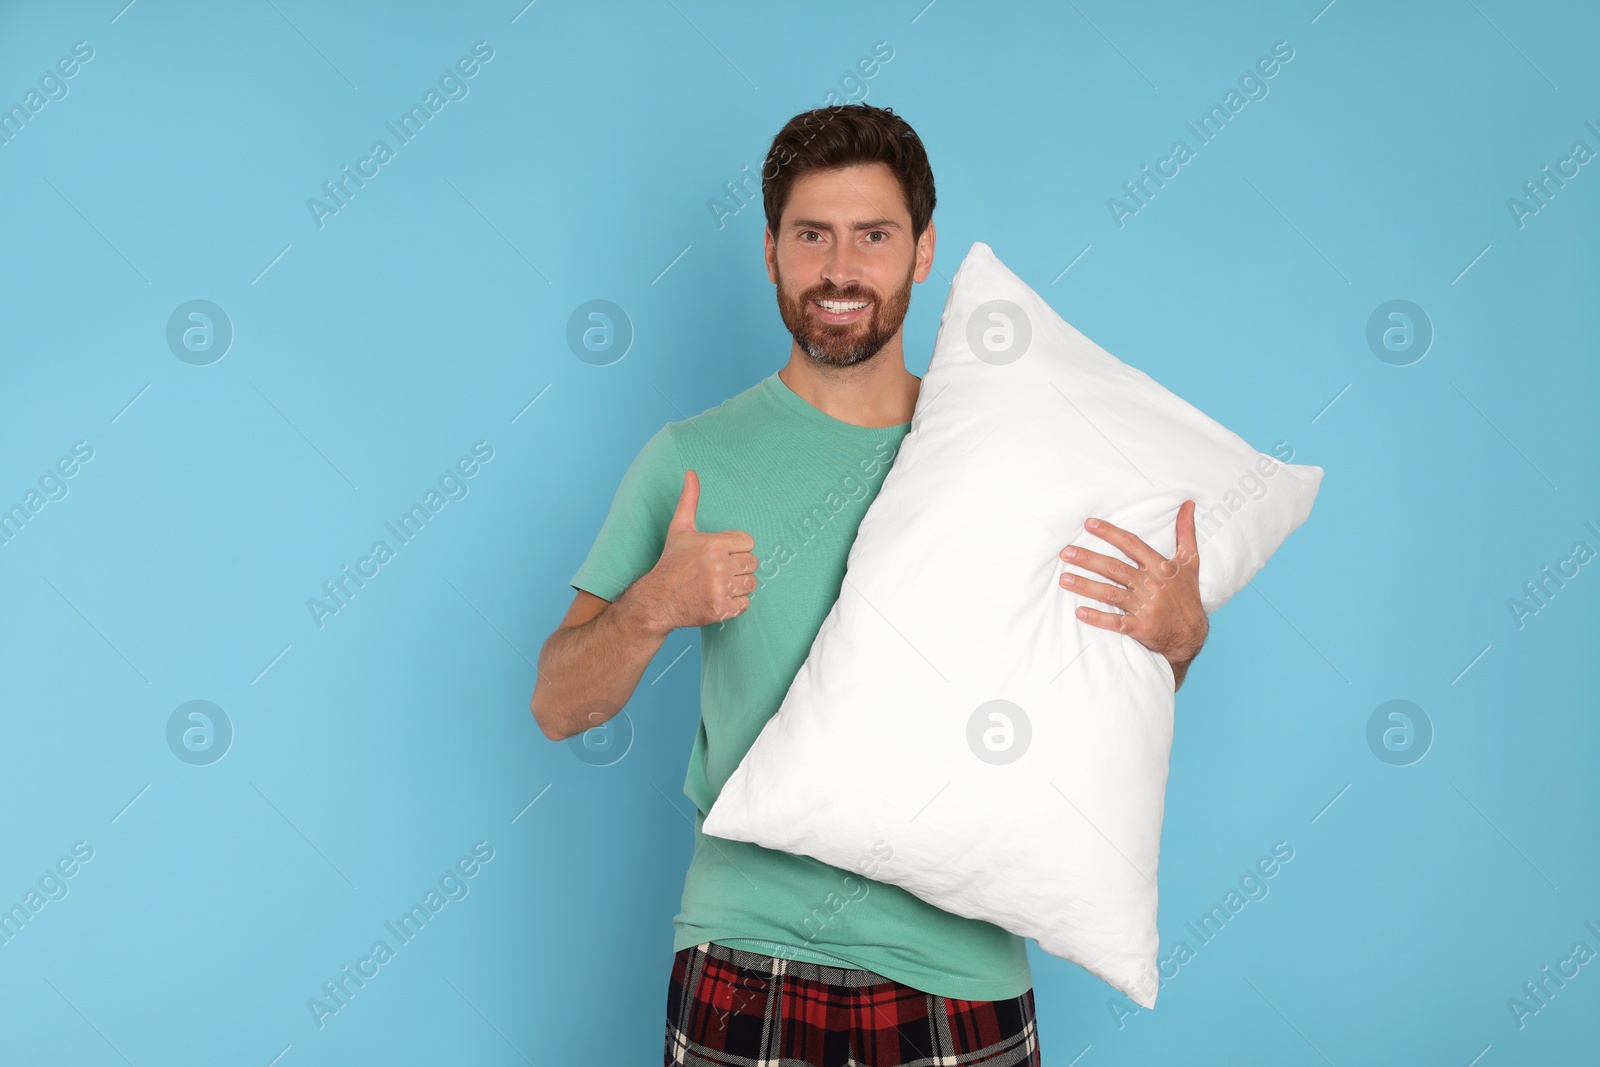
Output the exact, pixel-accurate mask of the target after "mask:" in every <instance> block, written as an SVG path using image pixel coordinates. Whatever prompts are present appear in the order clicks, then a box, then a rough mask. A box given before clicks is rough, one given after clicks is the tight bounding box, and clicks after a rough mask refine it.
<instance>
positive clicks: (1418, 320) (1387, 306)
mask: <svg viewBox="0 0 1600 1067" xmlns="http://www.w3.org/2000/svg"><path fill="white" fill-rule="evenodd" d="M1367 347H1368V348H1370V349H1372V354H1373V355H1375V356H1377V357H1378V358H1379V359H1381V360H1383V361H1384V362H1385V363H1387V364H1389V365H1390V366H1391V367H1409V366H1410V365H1411V364H1413V363H1415V362H1416V361H1417V360H1419V359H1421V358H1422V357H1423V356H1425V355H1427V354H1428V349H1430V348H1432V347H1433V320H1432V319H1430V318H1428V313H1427V312H1426V311H1423V310H1422V308H1421V307H1419V306H1418V305H1416V304H1413V303H1412V302H1411V301H1409V300H1389V301H1385V302H1384V303H1382V304H1379V305H1378V306H1377V307H1375V308H1373V309H1372V314H1371V315H1369V316H1367Z"/></svg>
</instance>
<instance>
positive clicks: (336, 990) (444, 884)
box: [306, 841, 494, 1030]
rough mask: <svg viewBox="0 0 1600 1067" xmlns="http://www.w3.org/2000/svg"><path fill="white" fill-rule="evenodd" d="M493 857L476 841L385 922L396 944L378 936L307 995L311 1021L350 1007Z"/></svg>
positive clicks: (464, 891) (485, 845)
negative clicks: (313, 994) (316, 992)
mask: <svg viewBox="0 0 1600 1067" xmlns="http://www.w3.org/2000/svg"><path fill="white" fill-rule="evenodd" d="M492 859H494V848H493V847H492V846H491V845H490V844H489V842H487V841H479V842H477V843H476V844H474V845H473V846H472V854H471V855H469V856H462V857H461V858H460V859H458V860H456V862H455V866H454V867H447V868H445V872H444V873H443V874H442V875H440V876H439V881H438V883H437V888H435V887H434V886H429V887H428V891H427V892H426V893H425V894H423V897H422V901H421V902H420V903H415V904H412V905H411V908H410V910H409V911H405V912H402V913H401V914H400V917H399V918H397V919H395V920H394V921H392V922H386V923H384V924H383V927H384V929H385V930H388V931H389V933H390V934H392V935H393V937H394V942H395V943H394V945H393V946H390V944H389V941H388V939H387V938H379V939H378V940H377V941H374V942H373V943H372V949H371V950H370V951H369V952H368V953H367V955H365V956H363V957H361V958H360V959H357V960H356V963H355V967H354V968H352V967H351V966H350V965H349V964H348V963H347V964H345V965H344V966H342V967H340V968H339V973H338V975H337V976H336V977H334V978H332V979H330V980H329V981H326V982H324V983H322V995H321V996H320V997H307V998H306V1009H307V1010H308V1011H309V1012H310V1013H311V1021H312V1022H313V1023H315V1024H316V1027H317V1029H318V1030H321V1029H322V1028H323V1027H324V1026H326V1025H327V1020H328V1018H329V1016H333V1015H337V1014H339V1013H340V1012H341V1011H343V1010H344V1009H345V1008H348V1007H349V1006H350V1002H351V1001H352V1000H354V999H355V995H356V994H357V993H359V992H361V990H362V989H364V988H366V985H367V983H368V982H370V981H372V980H373V979H374V978H376V977H378V975H380V974H382V973H383V968H384V967H385V966H386V965H387V964H389V963H391V962H393V961H394V959H395V957H396V956H397V955H399V952H400V949H402V948H404V947H405V946H406V945H409V944H410V943H411V942H412V941H413V940H415V938H416V937H417V935H418V934H420V933H422V931H423V930H424V929H425V928H426V927H427V925H428V923H430V922H432V921H433V917H434V916H436V915H438V914H439V913H440V912H441V911H443V910H444V907H445V905H446V904H449V903H451V902H453V901H460V900H466V899H467V894H469V893H470V892H472V887H471V885H470V884H469V880H470V879H472V878H476V877H477V876H478V873H479V872H480V871H481V870H483V865H484V864H487V863H488V862H489V861H490V860H492Z"/></svg>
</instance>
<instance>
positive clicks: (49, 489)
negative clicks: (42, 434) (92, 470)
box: [0, 440, 94, 547]
mask: <svg viewBox="0 0 1600 1067" xmlns="http://www.w3.org/2000/svg"><path fill="white" fill-rule="evenodd" d="M93 458H94V448H93V447H92V446H91V445H90V444H89V442H88V441H83V440H78V441H74V442H73V443H72V452H71V454H70V455H65V456H62V457H60V458H59V459H57V460H56V461H55V463H54V464H52V465H51V466H49V467H46V468H45V471H44V473H43V474H42V475H40V476H39V482H38V486H39V487H38V488H37V489H35V488H33V487H32V486H29V487H28V490H27V491H26V492H25V493H23V494H22V499H21V500H20V501H18V502H17V503H15V504H12V505H11V506H10V507H9V508H5V509H3V510H0V547H4V546H6V545H9V544H10V543H11V542H12V541H13V540H14V539H15V538H16V536H17V535H18V534H20V533H21V532H22V528H23V527H24V526H26V525H27V524H28V523H30V522H32V521H33V517H34V516H35V515H37V514H39V512H41V511H43V510H44V506H45V505H46V504H49V503H52V502H54V501H57V500H65V499H66V498H67V494H68V493H69V492H70V491H71V490H70V487H69V486H68V485H67V480H68V479H69V478H73V477H76V476H77V474H78V472H79V471H80V470H82V469H83V464H85V463H88V462H89V461H90V460H91V459H93Z"/></svg>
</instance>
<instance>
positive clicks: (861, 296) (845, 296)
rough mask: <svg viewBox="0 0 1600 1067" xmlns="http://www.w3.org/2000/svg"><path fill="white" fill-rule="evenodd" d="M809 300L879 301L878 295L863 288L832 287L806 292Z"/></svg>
mask: <svg viewBox="0 0 1600 1067" xmlns="http://www.w3.org/2000/svg"><path fill="white" fill-rule="evenodd" d="M805 298H806V299H807V300H851V301H854V300H870V301H872V302H874V303H876V302H877V299H878V298H877V297H876V296H874V295H873V294H872V293H869V292H866V291H865V290H861V289H830V290H826V291H820V292H819V291H817V290H813V291H811V292H809V293H807V294H806V297H805Z"/></svg>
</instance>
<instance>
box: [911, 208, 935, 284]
mask: <svg viewBox="0 0 1600 1067" xmlns="http://www.w3.org/2000/svg"><path fill="white" fill-rule="evenodd" d="M937 239H938V234H937V233H935V232H934V228H933V220H932V219H929V220H928V228H927V229H926V230H923V231H922V236H921V237H918V238H917V268H916V271H915V272H914V273H913V274H912V275H911V280H912V281H914V282H921V281H924V280H926V279H927V277H928V272H929V271H931V270H932V269H933V246H934V243H935V242H936V240H937Z"/></svg>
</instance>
